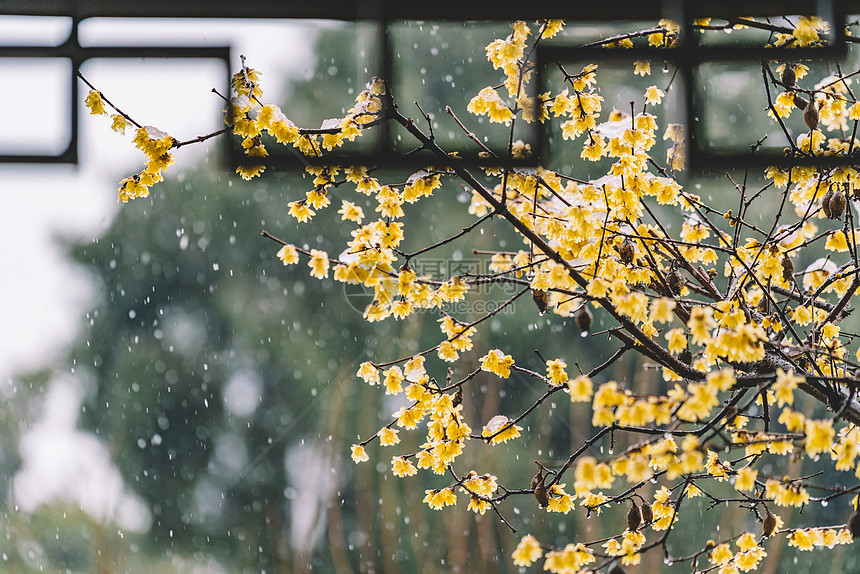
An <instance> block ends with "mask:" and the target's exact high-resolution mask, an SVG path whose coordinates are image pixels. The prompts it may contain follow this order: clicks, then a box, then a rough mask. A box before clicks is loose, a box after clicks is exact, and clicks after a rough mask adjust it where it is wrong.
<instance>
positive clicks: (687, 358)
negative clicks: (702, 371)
mask: <svg viewBox="0 0 860 574" xmlns="http://www.w3.org/2000/svg"><path fill="white" fill-rule="evenodd" d="M678 360H679V361H681V362H682V363H684V364H685V365H692V364H693V353H691V352H690V349H684V350H683V351H681V352H680V353H679V354H678Z"/></svg>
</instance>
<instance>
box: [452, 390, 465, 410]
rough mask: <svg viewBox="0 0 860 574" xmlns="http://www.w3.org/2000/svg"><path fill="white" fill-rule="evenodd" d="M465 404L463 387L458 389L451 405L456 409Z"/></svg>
mask: <svg viewBox="0 0 860 574" xmlns="http://www.w3.org/2000/svg"><path fill="white" fill-rule="evenodd" d="M462 404H463V387H457V392H456V393H454V398H453V399H452V400H451V405H452V406H453V407H454V408H457V407H459V406H460V405H462Z"/></svg>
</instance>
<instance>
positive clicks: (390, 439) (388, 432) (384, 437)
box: [377, 427, 400, 446]
mask: <svg viewBox="0 0 860 574" xmlns="http://www.w3.org/2000/svg"><path fill="white" fill-rule="evenodd" d="M377 434H378V436H379V444H381V445H382V446H393V445H395V444H397V443H399V442H400V437H399V436H397V434H398V431H397V430H395V429H392V428H388V427H385V428H383V429H382V430H380V431H379V433H377Z"/></svg>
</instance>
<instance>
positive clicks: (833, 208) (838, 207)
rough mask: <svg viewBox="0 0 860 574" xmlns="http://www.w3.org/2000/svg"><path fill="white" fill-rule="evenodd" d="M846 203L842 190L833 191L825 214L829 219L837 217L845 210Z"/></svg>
mask: <svg viewBox="0 0 860 574" xmlns="http://www.w3.org/2000/svg"><path fill="white" fill-rule="evenodd" d="M846 204H847V202H846V201H845V196H844V195H842V192H841V191H837V192H835V193H834V194H833V197H831V198H830V213H827V212H825V215H827V217H829V218H830V219H839V218H840V217H842V214H843V213H844V212H845V205H846Z"/></svg>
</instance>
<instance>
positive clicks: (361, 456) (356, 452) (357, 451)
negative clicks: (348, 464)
mask: <svg viewBox="0 0 860 574" xmlns="http://www.w3.org/2000/svg"><path fill="white" fill-rule="evenodd" d="M352 460H353V461H354V462H355V463H356V464H358V463H359V462H365V461H368V460H370V457H369V456H367V452H366V451H365V450H364V447H363V446H361V445H360V444H354V445H352Z"/></svg>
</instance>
